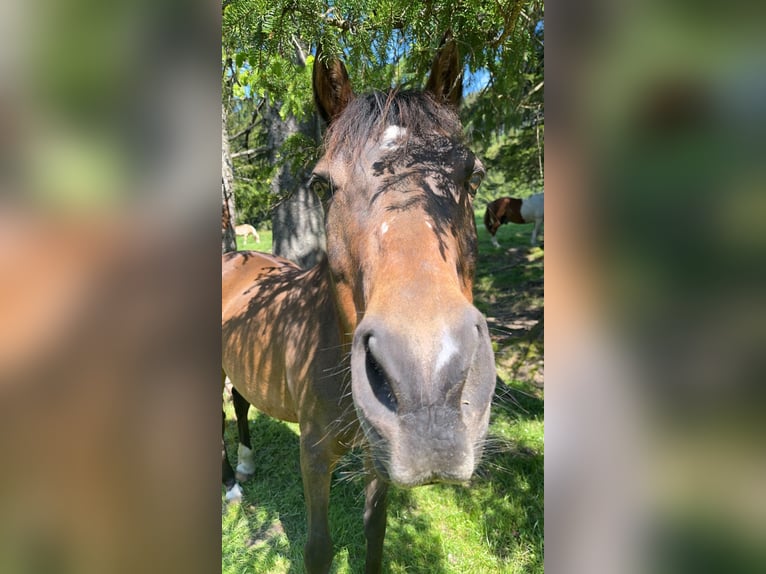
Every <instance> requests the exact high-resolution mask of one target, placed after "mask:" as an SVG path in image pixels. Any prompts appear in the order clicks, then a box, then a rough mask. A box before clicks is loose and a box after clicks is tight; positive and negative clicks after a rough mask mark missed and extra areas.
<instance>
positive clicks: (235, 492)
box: [226, 484, 242, 504]
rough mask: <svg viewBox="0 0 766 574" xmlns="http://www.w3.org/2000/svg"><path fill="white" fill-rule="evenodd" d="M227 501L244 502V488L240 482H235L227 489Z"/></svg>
mask: <svg viewBox="0 0 766 574" xmlns="http://www.w3.org/2000/svg"><path fill="white" fill-rule="evenodd" d="M226 502H228V503H230V504H231V503H234V504H236V503H239V502H242V489H241V488H240V487H239V484H235V485H234V486H232V487H231V488H230V489H229V490H227V491H226Z"/></svg>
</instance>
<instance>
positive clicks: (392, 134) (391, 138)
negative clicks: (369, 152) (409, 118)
mask: <svg viewBox="0 0 766 574" xmlns="http://www.w3.org/2000/svg"><path fill="white" fill-rule="evenodd" d="M406 133H407V130H406V129H404V128H401V127H399V126H388V127H387V128H386V131H384V132H383V139H381V140H380V149H396V148H397V147H399V146H397V145H396V140H398V139H399V138H402V137H404V135H405V134H406Z"/></svg>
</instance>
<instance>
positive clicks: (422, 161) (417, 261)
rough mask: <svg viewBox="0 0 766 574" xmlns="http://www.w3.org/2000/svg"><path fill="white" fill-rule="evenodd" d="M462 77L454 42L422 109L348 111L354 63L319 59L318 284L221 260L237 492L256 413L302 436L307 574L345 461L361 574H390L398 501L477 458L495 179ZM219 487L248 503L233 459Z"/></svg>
mask: <svg viewBox="0 0 766 574" xmlns="http://www.w3.org/2000/svg"><path fill="white" fill-rule="evenodd" d="M460 73H461V64H460V61H459V58H458V55H457V49H456V47H455V44H454V42H453V41H452V40H451V39H449V40H448V41H447V42H445V43H444V44H443V46H442V48H441V49H440V51H439V53H438V54H437V56H436V58H435V60H434V64H433V68H432V70H431V75H430V77H429V81H428V84H427V86H426V90H425V91H424V92H413V91H397V90H392V91H390V92H388V93H379V92H375V93H371V94H368V95H363V96H359V97H355V96H354V94H353V92H352V90H351V86H350V83H349V79H348V75H347V73H346V69H345V67H344V66H343V64H341V63H340V62H338V61H325V60H324V58H323V57H321V55H320V54H318V55H317V58H316V61H315V65H314V79H313V83H314V94H315V100H316V104H317V106H318V108H319V112H320V114H321V115H322V116H323V117H324V119H325V120H326V121H328V122H329V129H328V133H327V135H326V140H325V153H324V156H323V157H322V158H321V159H320V161H319V162H318V163H317V165H316V168H315V169H314V173H313V175H312V179H311V186H312V188H313V189H315V190H316V191H318V192H320V193H323V194H325V199H326V200H327V217H326V222H327V223H326V231H327V257H326V258H324V259H323V260H322V261H320V263H319V264H318V265H317V266H316V267H314V268H312V269H310V270H307V271H303V270H301V269H299V268H298V267H297V266H295V265H294V264H292V263H290V262H288V261H286V260H284V259H281V258H278V257H275V256H271V255H265V254H261V253H255V252H237V253H228V254H226V255H224V257H223V276H222V277H223V306H222V313H223V317H222V320H223V328H222V331H223V371H224V376H226V375H228V376H229V378H230V379H231V381H232V383H233V387H234V393H233V396H234V406H235V411H236V413H237V416H238V425H239V430H240V446H239V463H238V466H237V473H236V475H237V477H238V478H240V479H241V478H245V477H247V475H250V474H252V473H253V472H254V471H255V470H256V465H255V462H254V460H253V454H254V453H253V452H252V451H251V450H250V449H251V446H250V440H249V434H248V427H247V409H248V406H249V405H248V403H250V404H252V405H254V406H255V407H256V408H258V409H259V410H261V411H262V412H264V413H266V414H269V415H271V416H274V417H277V418H280V419H284V420H288V421H297V422H298V423H299V426H300V458H301V474H302V476H303V486H304V492H305V499H306V508H307V512H308V541H307V543H306V546H305V554H304V558H305V567H306V570H307V571H308V572H310V573H314V572H321V573H326V572H328V571H329V569H330V565H331V562H332V556H333V550H332V540H331V537H330V532H329V525H328V518H327V512H328V501H329V490H330V480H331V472H332V469H333V467H334V465H335V464H336V462H337V461H338V459H339V457H340V456H341V455H342V454H343V453H344V452H346V451H347V450H348V449H349V448H350V447H351V446H353V445H354V444H361V445H363V446H365V447H366V450H367V471H368V472H367V475H368V476H367V486H366V500H365V512H364V532H365V537H366V539H367V556H366V571H367V572H380V570H381V558H382V552H383V538H384V534H385V528H386V493H387V489H388V485H389V484H394V485H397V486H402V487H412V486H417V485H421V484H428V483H433V482H440V481H441V482H450V483H464V482H466V481H468V480H469V478H470V477H471V476H472V474H473V472H474V470H475V468H476V466H477V464H478V463H479V460H480V458H481V454H482V449H483V439H484V437H485V435H486V431H487V425H488V421H489V412H490V403H491V399H492V395H493V392H494V387H495V363H494V356H493V353H492V347H491V344H490V338H489V332H488V329H487V323H486V321H485V319H484V317H483V316H482V315H481V313H479V311H478V310H477V309H476V308H475V307H474V306H473V304H472V288H473V276H474V270H475V265H476V256H477V237H476V226H475V223H474V219H473V212H472V207H471V206H472V201H473V197H474V194H475V193H476V189H477V187H478V185H479V182H480V181H481V179H482V177H483V174H484V169H483V167H482V165H481V162H480V161H479V160H478V159H477V158H476V157H475V156H474V155H473V154H472V153H471V151H470V150H469V149H468V148H467V147H466V146H465V144H464V143H463V138H462V135H461V132H462V127H461V125H460V121H459V120H458V117H457V114H456V107H457V105H458V103H459V101H460V99H461V90H462V82H461V79H460ZM223 475H224V483H225V485H226V487H227V490H228V493H227V497H230V498H234V497H236V496H238V495H239V487H238V486H237V485H236V482H235V472H234V470H233V469H232V468H231V466H230V465H229V463H228V460H227V459H226V455H225V451H224V460H223ZM242 475H244V476H242Z"/></svg>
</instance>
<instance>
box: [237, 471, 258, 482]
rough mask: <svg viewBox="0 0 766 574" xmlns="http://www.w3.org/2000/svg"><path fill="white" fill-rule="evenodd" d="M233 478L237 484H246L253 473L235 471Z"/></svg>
mask: <svg viewBox="0 0 766 574" xmlns="http://www.w3.org/2000/svg"><path fill="white" fill-rule="evenodd" d="M234 478H236V479H237V482H247V481H248V480H250V479H251V478H253V473H252V472H240V471H237V472H235V473H234Z"/></svg>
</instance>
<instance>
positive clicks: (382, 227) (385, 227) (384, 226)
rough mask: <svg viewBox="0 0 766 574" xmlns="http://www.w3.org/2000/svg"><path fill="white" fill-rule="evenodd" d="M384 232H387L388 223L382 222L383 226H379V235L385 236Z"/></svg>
mask: <svg viewBox="0 0 766 574" xmlns="http://www.w3.org/2000/svg"><path fill="white" fill-rule="evenodd" d="M386 231H388V223H387V222H385V221H384V222H383V225H381V226H380V234H381V235H385V234H386Z"/></svg>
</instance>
